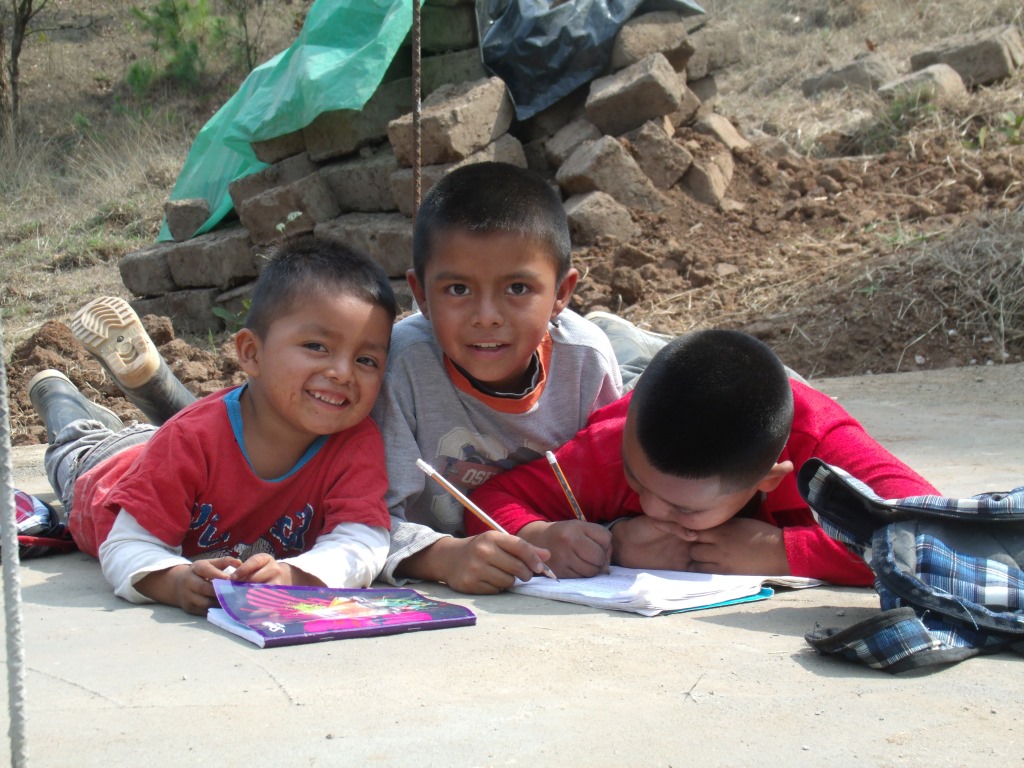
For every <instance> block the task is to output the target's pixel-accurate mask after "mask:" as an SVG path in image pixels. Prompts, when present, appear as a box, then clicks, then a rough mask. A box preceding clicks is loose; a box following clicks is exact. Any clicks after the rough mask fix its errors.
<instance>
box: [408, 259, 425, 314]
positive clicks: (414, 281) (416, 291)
mask: <svg viewBox="0 0 1024 768" xmlns="http://www.w3.org/2000/svg"><path fill="white" fill-rule="evenodd" d="M405 281H406V282H407V283H409V288H411V289H412V295H413V297H414V298H415V299H416V303H417V304H418V305H419V308H420V312H422V313H423V316H424V317H425V318H427V320H429V319H430V315H429V314H428V312H427V292H426V289H425V287H424V285H423V283H421V282H420V281H419V278H417V277H416V270H415V269H410V270H407V271H406V273H405Z"/></svg>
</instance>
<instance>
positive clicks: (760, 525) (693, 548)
mask: <svg viewBox="0 0 1024 768" xmlns="http://www.w3.org/2000/svg"><path fill="white" fill-rule="evenodd" d="M617 527H618V526H617ZM691 535H692V536H693V539H692V543H691V544H690V556H691V557H692V558H693V562H692V563H691V565H690V568H689V570H691V571H696V572H697V573H748V574H756V575H763V576H788V575H789V560H788V559H787V558H786V545H785V542H784V541H783V538H782V529H781V528H776V527H775V526H774V525H771V524H769V523H765V522H762V521H761V520H750V519H749V518H738V517H734V518H732V519H731V520H727V521H725V522H724V523H722V524H721V525H719V526H717V527H715V528H709V529H708V530H706V531H692V532H691Z"/></svg>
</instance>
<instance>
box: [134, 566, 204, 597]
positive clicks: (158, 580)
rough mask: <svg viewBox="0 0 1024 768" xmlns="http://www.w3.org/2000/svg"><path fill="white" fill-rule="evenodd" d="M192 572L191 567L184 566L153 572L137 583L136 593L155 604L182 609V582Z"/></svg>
mask: <svg viewBox="0 0 1024 768" xmlns="http://www.w3.org/2000/svg"><path fill="white" fill-rule="evenodd" d="M190 570H191V566H190V565H184V564H182V565H175V566H171V567H170V568H165V569H164V570H162V571H153V572H152V573H150V574H148V575H147V576H144V577H143V578H141V579H139V580H138V581H137V582H135V591H137V592H138V593H139V594H140V595H143V596H145V597H148V598H149V599H150V600H152V601H153V602H156V603H162V604H163V605H173V606H175V607H176V608H180V607H182V606H181V600H180V595H181V588H180V582H181V579H182V578H184V577H185V575H186V574H187V573H188V572H189V571H190Z"/></svg>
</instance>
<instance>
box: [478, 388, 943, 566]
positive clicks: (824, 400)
mask: <svg viewBox="0 0 1024 768" xmlns="http://www.w3.org/2000/svg"><path fill="white" fill-rule="evenodd" d="M791 383H792V386H793V405H794V415H793V427H792V430H791V432H790V435H789V440H788V441H787V443H786V447H785V449H784V450H783V452H782V455H781V456H780V457H779V461H780V462H782V461H787V460H788V461H792V462H793V467H794V471H793V472H791V473H789V474H788V475H786V477H785V478H784V479H783V480H782V482H781V483H780V484H779V486H778V488H776V489H775V490H774V491H772V492H770V493H766V494H761V498H760V503H759V504H758V506H757V510H756V512H755V513H754V518H755V519H757V520H762V521H764V522H767V523H771V524H772V525H775V526H778V527H779V528H782V529H783V540H784V542H785V545H786V557H787V559H788V561H789V568H790V572H791V573H792V575H794V576H808V577H812V578H817V579H823V580H825V581H829V582H832V583H834V584H850V585H857V586H865V585H871V584H872V583H873V582H874V576H873V574H872V572H871V569H869V568H868V567H867V565H866V564H865V563H864V561H863V560H861V559H860V558H857V557H855V556H854V555H852V554H851V553H850V551H849V550H848V549H847V548H846V547H845V546H844V545H842V544H840V543H839V542H837V541H834V540H833V539H831V538H830V537H829V536H828V534H826V533H825V531H824V530H822V528H821V526H820V525H818V523H817V522H816V521H815V520H814V517H813V515H812V514H811V510H810V508H809V507H808V506H807V503H806V502H805V501H804V500H803V498H801V496H800V492H799V491H798V490H797V486H796V474H797V471H799V469H800V467H801V466H802V465H803V463H804V462H805V461H807V460H808V459H810V458H819V459H822V460H823V461H825V462H827V463H829V464H832V465H834V466H837V467H841V468H842V469H845V470H846V471H847V472H849V473H850V474H851V475H853V476H854V477H856V478H857V479H858V480H861V481H862V482H864V483H866V484H867V485H868V486H869V487H871V488H872V489H873V490H874V491H875V493H877V494H878V495H879V496H881V497H882V498H888V499H895V498H903V497H906V496H918V495H923V494H937V493H938V491H937V490H936V489H935V488H934V487H933V486H932V485H931V484H930V483H929V482H928V481H927V480H925V479H924V478H923V477H921V476H920V475H918V474H917V473H916V472H914V470H912V469H911V468H910V467H908V466H907V465H906V464H904V463H903V462H901V461H900V460H899V459H897V458H896V457H895V456H893V455H892V454H891V453H889V451H887V450H886V449H885V448H883V447H882V446H881V445H880V444H879V443H878V442H877V441H876V440H874V439H873V438H872V437H871V436H869V435H868V434H867V432H865V431H864V428H863V427H862V426H861V425H860V424H859V423H858V422H857V421H856V420H855V419H854V418H853V417H852V416H850V414H848V413H847V412H846V411H845V410H843V408H842V407H840V406H839V405H838V404H837V403H836V402H835V401H834V400H832V398H830V397H828V396H827V395H825V394H822V393H821V392H819V391H817V390H816V389H813V388H812V387H809V386H807V385H805V384H801V383H800V382H798V381H792V380H791ZM631 394H632V393H630V394H627V395H625V396H624V397H622V398H621V399H619V400H616V401H615V402H614V403H611V404H610V405H607V406H605V407H604V408H601V409H600V410H597V411H595V412H594V413H593V414H591V417H590V421H589V422H588V424H587V426H586V427H585V428H584V429H583V430H581V431H580V432H579V433H578V434H577V435H576V437H574V438H573V439H572V440H571V441H569V442H568V443H566V444H565V445H564V446H562V448H560V449H559V450H558V451H556V452H555V455H556V456H557V457H558V463H559V464H560V465H561V467H562V469H563V471H564V472H565V475H566V479H567V480H568V481H569V485H570V486H571V487H572V489H573V492H574V494H575V496H576V498H577V500H578V501H579V503H580V506H581V507H582V509H583V511H584V513H585V514H586V516H587V519H588V520H589V521H591V522H594V523H604V522H609V521H611V520H614V519H616V518H619V517H623V516H625V515H636V514H642V512H643V510H642V509H641V507H640V499H639V497H638V496H637V494H636V493H635V492H634V491H633V490H632V489H630V487H629V485H627V484H626V479H625V475H624V474H623V469H622V430H623V426H624V425H625V422H626V412H627V410H628V406H629V400H630V397H631ZM473 501H475V502H476V503H477V504H478V505H479V506H480V507H482V508H483V509H484V510H485V511H486V512H487V513H488V514H490V515H491V517H493V518H494V519H495V521H496V522H498V523H500V524H501V525H502V526H503V527H504V528H505V530H507V531H508V532H509V533H512V534H515V533H518V532H519V529H520V528H522V527H523V526H524V525H526V524H527V523H531V522H534V521H537V520H541V521H543V520H568V519H572V517H573V515H572V510H571V509H570V507H569V504H568V503H567V502H566V499H565V495H564V494H563V493H562V489H561V486H559V484H558V481H557V480H556V478H555V476H554V473H552V471H551V468H550V466H548V463H547V461H546V460H544V459H540V460H538V461H533V462H530V463H529V464H524V465H522V466H520V467H516V468H515V469H511V470H509V471H507V472H502V473H501V474H500V475H496V476H495V477H494V478H492V479H491V480H489V481H488V482H487V483H485V484H484V485H483V486H481V487H480V488H479V489H478V490H477V491H475V492H474V493H473ZM542 511H543V512H542ZM465 525H466V532H467V534H475V533H481V532H482V531H484V530H486V528H485V527H484V525H483V524H482V523H481V522H480V521H479V520H477V519H476V518H475V517H474V516H472V515H470V514H468V513H467V514H466V517H465Z"/></svg>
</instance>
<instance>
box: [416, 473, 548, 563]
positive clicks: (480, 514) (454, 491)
mask: <svg viewBox="0 0 1024 768" xmlns="http://www.w3.org/2000/svg"><path fill="white" fill-rule="evenodd" d="M416 466H417V467H419V468H420V469H422V470H423V471H424V472H426V473H427V474H428V475H430V477H432V478H433V479H434V480H436V481H437V482H438V483H439V484H440V485H441V487H442V488H444V489H445V490H446V491H448V493H450V494H451V495H452V496H454V497H455V498H456V499H458V500H459V503H461V504H462V506H464V507H465V508H466V509H468V510H469V511H470V512H472V513H473V514H474V515H476V516H477V518H479V519H480V522H482V523H483V524H484V525H486V526H487V527H488V528H491V529H492V530H495V531H497V532H498V533H508V531H506V530H505V529H504V528H502V527H501V526H500V525H499V524H498V521H497V520H495V519H494V518H493V517H491V516H490V515H488V514H487V513H486V512H484V511H483V510H482V509H480V507H478V506H477V505H476V504H474V503H473V502H472V501H470V500H469V497H468V496H467V495H466V494H464V493H463V492H462V491H460V490H459V489H458V488H456V487H455V486H454V485H452V484H451V483H449V482H448V481H447V480H445V479H444V478H443V477H441V475H439V474H438V472H437V470H436V469H434V468H433V467H432V466H430V465H429V464H427V462H425V461H424V460H423V459H416ZM541 567H542V568H543V569H544V575H545V576H547V577H548V578H549V579H554V580H555V581H558V577H557V576H555V572H554V571H552V570H551V569H550V568H548V566H547V565H545V564H544V563H541Z"/></svg>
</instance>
